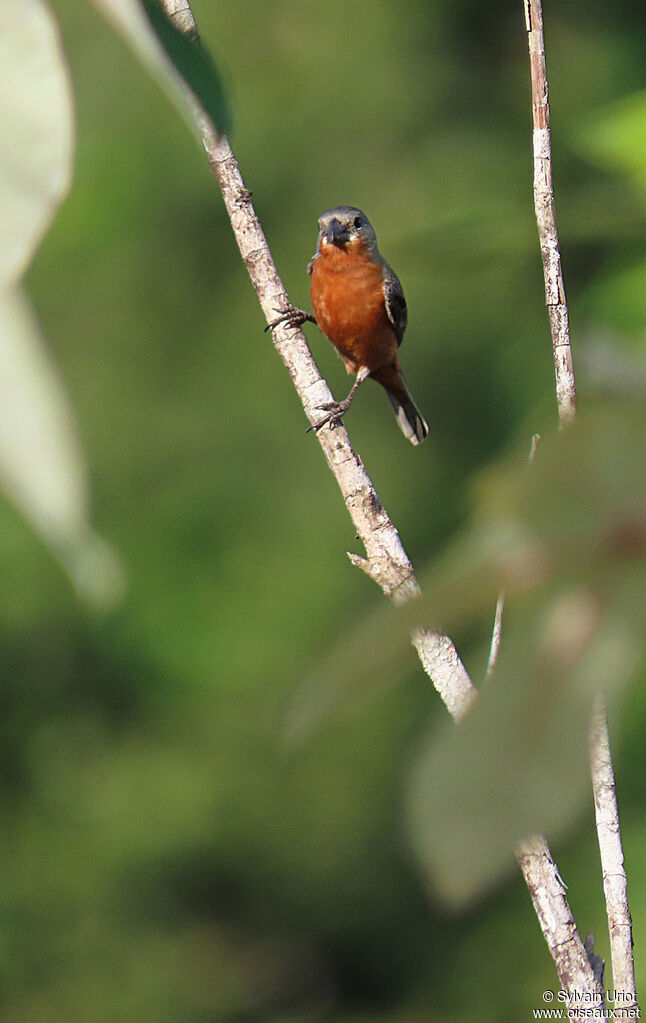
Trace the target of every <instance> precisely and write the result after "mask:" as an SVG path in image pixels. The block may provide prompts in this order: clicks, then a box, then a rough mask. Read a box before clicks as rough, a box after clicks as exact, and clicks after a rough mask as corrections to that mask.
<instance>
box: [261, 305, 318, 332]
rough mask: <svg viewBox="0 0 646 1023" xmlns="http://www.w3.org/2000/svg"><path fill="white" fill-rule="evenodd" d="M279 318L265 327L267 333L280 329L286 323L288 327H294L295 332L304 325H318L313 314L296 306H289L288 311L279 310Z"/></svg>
mask: <svg viewBox="0 0 646 1023" xmlns="http://www.w3.org/2000/svg"><path fill="white" fill-rule="evenodd" d="M276 312H277V313H280V316H277V317H276V319H275V320H271V322H270V323H268V324H267V326H266V327H265V332H266V331H268V330H273V329H274V327H278V326H279V324H281V323H286V324H287V325H288V326H290V327H293V328H294V330H298V328H299V327H302V326H303V324H304V323H316V320H315V319H314V317H313V316H312V314H311V313H306V312H305V310H304V309H298V308H297V307H296V306H295V305H288V306H287V308H286V309H277V310H276Z"/></svg>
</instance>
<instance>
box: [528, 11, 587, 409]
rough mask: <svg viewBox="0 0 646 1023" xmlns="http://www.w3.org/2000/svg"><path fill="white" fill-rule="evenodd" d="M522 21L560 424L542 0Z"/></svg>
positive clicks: (560, 287)
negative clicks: (529, 81)
mask: <svg viewBox="0 0 646 1023" xmlns="http://www.w3.org/2000/svg"><path fill="white" fill-rule="evenodd" d="M525 22H526V25H527V34H528V43H529V66H530V75H531V82H532V115H533V121H534V134H533V142H534V209H535V211H536V223H537V225H538V236H539V240H540V245H541V257H542V260H543V276H544V278H545V304H546V305H547V311H548V314H549V319H550V330H551V332H552V346H553V349H554V371H555V374H556V400H557V403H558V409H559V420H560V423H561V426H565V425H566V424H567V423H568V422H570V420H571V419H573V417H574V414H575V412H576V386H575V382H574V369H573V367H572V349H571V347H570V324H569V318H568V309H567V302H566V299H565V284H564V283H563V270H562V267H561V253H560V249H559V238H558V233H557V230H556V214H555V208H554V189H553V187H552V143H551V138H550V105H549V94H548V88H547V74H546V70H545V42H544V39H543V9H542V6H541V0H525Z"/></svg>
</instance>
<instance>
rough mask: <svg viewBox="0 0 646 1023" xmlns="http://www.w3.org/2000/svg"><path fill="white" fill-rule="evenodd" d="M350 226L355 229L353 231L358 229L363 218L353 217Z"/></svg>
mask: <svg viewBox="0 0 646 1023" xmlns="http://www.w3.org/2000/svg"><path fill="white" fill-rule="evenodd" d="M352 226H353V228H354V229H355V231H358V230H359V228H360V227H363V220H362V219H361V217H355V218H354V220H353V221H352Z"/></svg>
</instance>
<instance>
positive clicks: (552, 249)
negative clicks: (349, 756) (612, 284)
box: [524, 0, 636, 1008]
mask: <svg viewBox="0 0 646 1023" xmlns="http://www.w3.org/2000/svg"><path fill="white" fill-rule="evenodd" d="M524 2H525V21H526V27H527V33H528V44H529V59H530V73H531V84H532V112H533V121H534V135H533V139H534V206H535V209H536V222H537V225H538V234H539V240H540V245H541V255H542V259H543V273H544V277H545V301H546V303H547V308H548V311H549V319H550V329H551V333H552V348H553V353H554V371H555V377H556V402H557V406H558V413H559V422H560V425H561V427H564V426H566V425H567V424H568V423H569V422H571V421H572V420H573V419H574V417H575V414H576V383H575V379H574V369H573V364H572V351H571V346H570V326H569V317H568V309H567V302H566V298H565V287H564V284H563V271H562V267H561V254H560V250H559V242H558V234H557V230H556V219H555V210H554V192H553V189H552V147H551V138H550V109H549V98H548V95H549V94H548V85H547V73H546V67H545V41H544V36H543V10H542V6H541V0H524ZM590 734H591V740H590V773H591V777H592V787H593V792H594V800H595V810H596V813H597V835H598V841H599V852H600V855H601V866H602V871H603V881H604V893H605V897H606V914H607V917H608V930H609V934H610V950H611V958H612V975H613V983H614V987H615V990H616V991H619V992H623V995H624V996H625V998H626V1007H627V1008H631V1007H634V1006H636V994H635V967H634V956H633V944H632V920H631V917H630V911H629V908H628V898H627V893H626V874H625V871H624V866H623V862H624V861H623V851H622V846H621V831H620V826H619V812H618V808H617V800H616V797H615V784H614V773H613V769H612V758H611V754H610V739H609V735H608V722H607V717H606V712H605V701H604V699H603V697H602V696H600V695H599V696H598V697H597V701H596V705H595V710H594V712H593V718H592V725H591V733H590Z"/></svg>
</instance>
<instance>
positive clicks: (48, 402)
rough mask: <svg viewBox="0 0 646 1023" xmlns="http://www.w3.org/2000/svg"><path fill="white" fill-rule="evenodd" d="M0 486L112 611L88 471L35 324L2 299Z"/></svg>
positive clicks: (115, 585)
mask: <svg viewBox="0 0 646 1023" xmlns="http://www.w3.org/2000/svg"><path fill="white" fill-rule="evenodd" d="M0 485H1V486H2V488H3V490H4V491H5V492H6V493H7V495H8V496H9V497H10V498H11V499H12V500H13V501H14V502H15V504H16V505H17V506H18V508H20V509H21V511H22V512H23V513H24V514H25V516H26V517H27V518H28V519H29V521H30V522H31V523H32V525H33V526H34V528H35V529H36V530H37V532H38V533H39V534H40V536H41V537H42V538H43V540H44V541H45V542H46V543H47V544H48V545H49V546H50V547H51V548H52V550H53V551H54V553H55V554H56V555H57V556H58V557H59V559H60V560H61V562H62V563H63V565H64V566H65V568H66V569H67V571H68V572H69V573H70V575H71V577H72V579H73V581H74V583H75V585H76V586H77V588H78V590H79V592H80V593H81V594H82V595H83V596H84V597H85V598H86V599H88V600H90V601H91V602H92V603H95V604H97V605H106V604H110V603H112V602H113V601H114V600H115V599H116V598H117V597H118V595H119V592H120V590H121V587H122V577H121V571H120V569H119V567H118V565H117V563H116V561H115V559H114V556H113V555H112V553H111V552H110V550H109V549H108V547H107V546H106V545H105V543H104V542H103V541H102V540H101V539H100V538H99V537H98V536H97V535H96V534H95V533H93V531H92V529H91V527H90V525H89V522H88V494H87V479H86V473H85V466H84V463H83V458H82V455H81V451H80V448H79V444H78V441H77V437H76V431H75V428H74V424H73V422H72V416H71V412H70V408H69V404H68V401H67V398H66V396H65V393H64V391H63V388H62V385H61V382H60V380H59V377H58V374H57V373H56V370H55V367H54V365H53V364H52V362H51V361H50V359H49V358H48V356H47V353H46V351H45V348H44V346H43V343H42V339H41V336H40V331H39V328H38V324H37V322H36V320H35V317H34V315H33V313H32V311H31V309H30V307H29V305H28V303H27V301H26V299H25V298H24V297H23V296H22V295H21V294H20V293H19V292H17V291H14V290H9V289H5V290H2V291H0Z"/></svg>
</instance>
